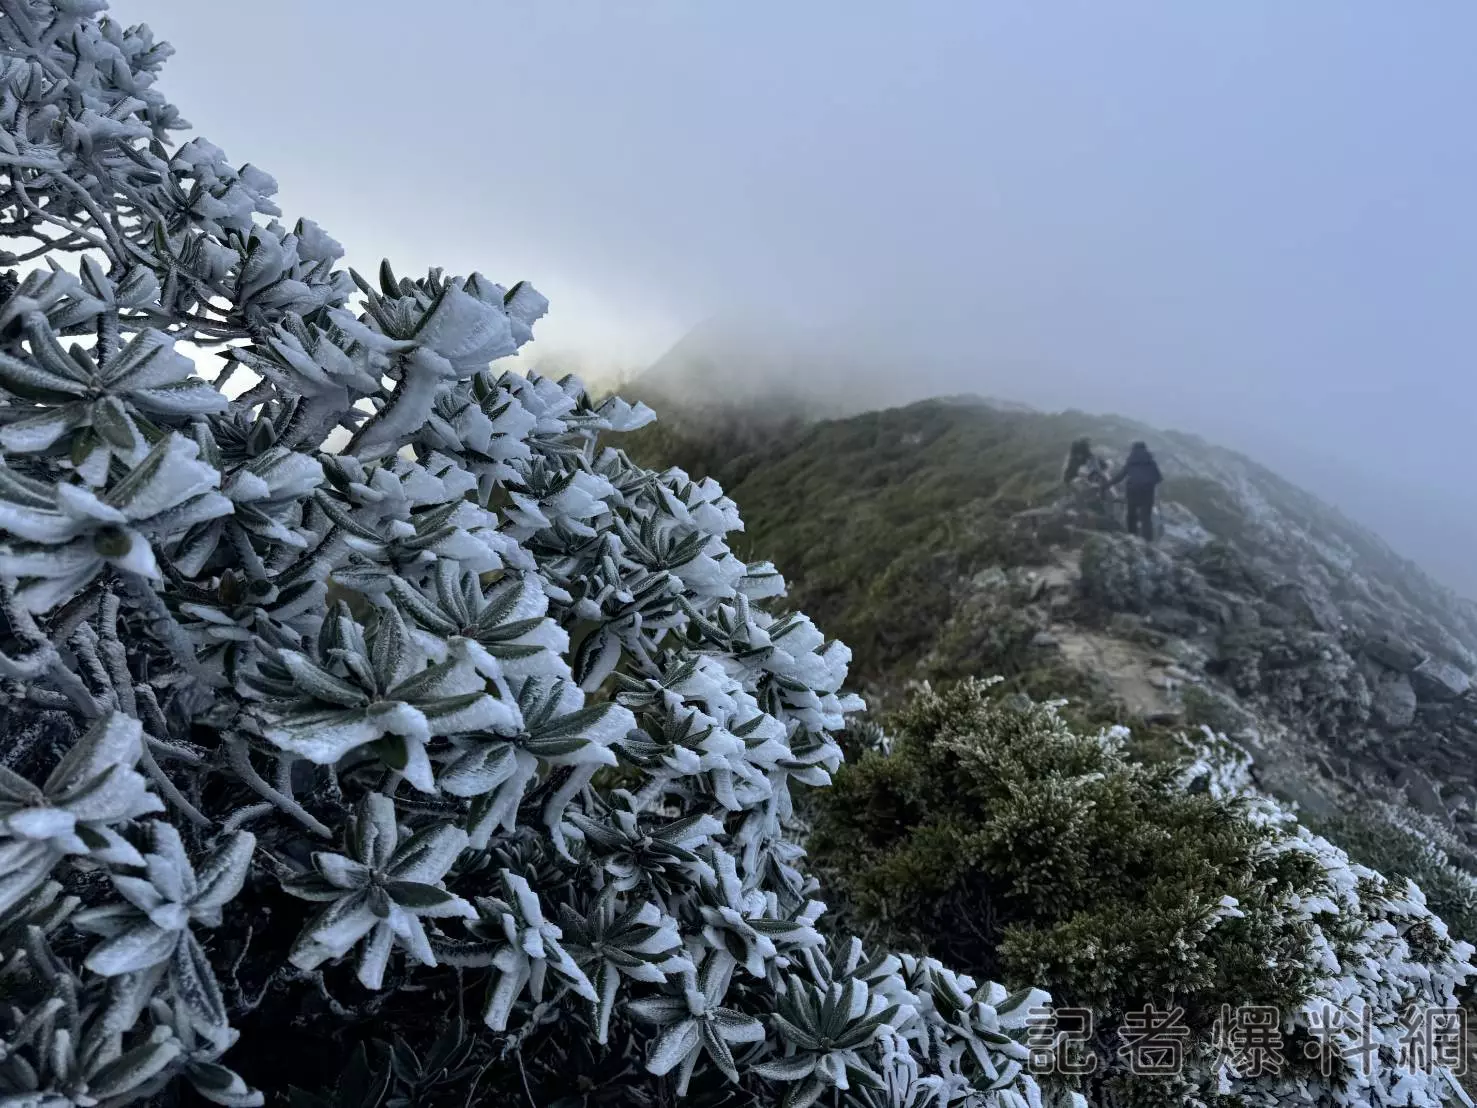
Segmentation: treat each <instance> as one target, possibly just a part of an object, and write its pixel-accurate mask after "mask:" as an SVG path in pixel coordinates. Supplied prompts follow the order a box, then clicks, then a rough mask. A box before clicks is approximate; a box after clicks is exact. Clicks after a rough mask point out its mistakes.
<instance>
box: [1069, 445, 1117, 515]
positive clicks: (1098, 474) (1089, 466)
mask: <svg viewBox="0 0 1477 1108" xmlns="http://www.w3.org/2000/svg"><path fill="white" fill-rule="evenodd" d="M1079 473H1080V474H1081V475H1082V479H1083V480H1084V481H1086V482H1087V484H1088V486H1089V487H1091V488H1094V489H1096V490H1097V492H1098V496H1099V497H1100V498H1101V499H1102V502H1103V504H1104V505H1106V504H1107V502H1108V500H1109V497H1110V493H1109V486H1108V467H1107V464H1106V463H1104V461H1103V460H1102V459H1101V458H1099V457H1098V456H1097V455H1096V454H1094V453H1093V451H1092V443H1091V441H1090V440H1088V439H1086V438H1080V439H1078V440H1076V441H1075V442H1074V443H1072V449H1071V452H1070V453H1069V454H1068V455H1067V468H1066V470H1065V472H1063V473H1062V483H1063V484H1065V485H1071V483H1072V482H1073V481H1074V480H1075V479H1076V478H1077V475H1078V474H1079Z"/></svg>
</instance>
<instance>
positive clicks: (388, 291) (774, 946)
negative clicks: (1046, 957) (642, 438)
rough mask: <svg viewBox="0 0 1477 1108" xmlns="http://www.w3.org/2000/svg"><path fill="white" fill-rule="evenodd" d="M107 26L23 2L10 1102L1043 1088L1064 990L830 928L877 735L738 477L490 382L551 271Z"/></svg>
mask: <svg viewBox="0 0 1477 1108" xmlns="http://www.w3.org/2000/svg"><path fill="white" fill-rule="evenodd" d="M103 8H104V4H103V3H102V2H101V0H7V2H6V3H4V4H0V54H3V56H0V119H3V127H0V167H3V186H0V188H3V203H4V216H5V222H4V223H3V224H0V234H3V236H4V238H5V241H6V243H7V245H8V246H9V247H10V249H11V252H10V253H9V254H7V255H6V256H5V257H4V258H3V259H0V264H7V265H11V266H13V267H15V268H14V271H13V273H12V274H11V278H10V280H9V283H8V286H7V287H6V289H5V290H4V291H5V293H6V295H5V297H4V299H3V303H0V452H3V457H0V612H3V620H0V679H3V687H0V696H3V700H0V715H3V718H4V721H5V738H4V742H3V746H0V750H3V758H0V763H3V764H0V1101H3V1102H4V1103H5V1104H11V1105H44V1106H46V1108H54V1106H59V1105H78V1106H91V1105H96V1104H104V1105H115V1104H125V1103H129V1102H132V1101H139V1100H143V1099H145V1098H150V1097H154V1096H160V1097H163V1098H166V1099H171V1098H178V1097H179V1096H180V1095H181V1092H180V1090H182V1089H185V1088H188V1087H193V1089H194V1090H196V1091H197V1092H198V1093H199V1094H200V1095H201V1096H203V1097H205V1098H207V1099H208V1100H211V1101H213V1102H215V1103H217V1104H222V1105H226V1106H232V1108H234V1106H245V1105H252V1104H259V1103H262V1101H263V1099H264V1097H263V1090H265V1091H267V1092H274V1093H276V1092H280V1091H282V1090H283V1088H284V1087H285V1086H286V1085H287V1084H288V1083H293V1084H299V1085H303V1086H304V1088H305V1091H301V1092H299V1093H297V1094H295V1102H297V1103H303V1104H322V1103H327V1104H343V1105H350V1104H352V1105H355V1106H356V1108H357V1106H358V1105H361V1104H377V1103H379V1102H380V1101H381V1100H382V1099H383V1098H384V1097H385V1096H386V1095H387V1090H388V1089H391V1088H393V1089H394V1090H396V1091H395V1092H394V1094H393V1095H394V1098H395V1099H394V1101H393V1102H394V1103H401V1104H410V1103H416V1104H425V1103H437V1102H438V1100H437V1098H438V1097H440V1096H443V1095H444V1096H446V1097H449V1099H450V1100H454V1101H455V1102H456V1103H457V1104H464V1103H476V1102H477V1099H476V1098H477V1096H478V1095H493V1094H495V1096H496V1098H497V1100H498V1102H499V1103H503V1102H512V1101H513V1100H519V1102H522V1100H523V1098H526V1100H527V1102H528V1103H537V1104H554V1103H557V1104H560V1105H568V1104H583V1103H620V1104H632V1105H640V1104H666V1103H670V1102H671V1100H672V1098H673V1097H674V1096H682V1095H686V1096H687V1098H688V1100H687V1103H693V1104H715V1105H716V1104H765V1105H768V1104H774V1103H781V1102H783V1103H785V1104H788V1105H794V1106H800V1105H806V1104H810V1103H813V1102H823V1103H826V1104H853V1105H869V1106H870V1105H879V1106H880V1105H896V1106H903V1105H907V1106H924V1105H945V1104H974V1105H999V1106H1002V1108H1008V1106H1022V1105H1036V1104H1039V1103H1040V1102H1041V1101H1040V1093H1039V1090H1038V1089H1037V1086H1036V1084H1035V1082H1034V1081H1033V1080H1032V1079H1031V1078H1030V1077H1029V1076H1027V1075H1025V1074H1024V1073H1023V1071H1022V1059H1023V1058H1025V1056H1026V1050H1025V1048H1024V1047H1023V1046H1022V1045H1021V1042H1020V1039H1021V1037H1022V1030H1021V1029H1022V1025H1023V1022H1024V1020H1025V1017H1026V1012H1027V1010H1028V1009H1029V1007H1030V1006H1031V1005H1032V1004H1035V1003H1039V1002H1040V1001H1041V1000H1042V999H1043V996H1044V994H1042V993H1041V992H1040V991H1039V990H1037V991H1027V992H1022V993H1020V994H1018V995H1014V996H1009V997H1008V996H1007V995H1006V993H1005V991H1004V990H1003V989H1002V988H1000V987H998V986H996V985H992V984H978V983H976V982H975V981H973V980H971V979H969V978H967V977H963V976H960V975H957V974H955V973H952V972H950V971H949V970H947V969H946V968H944V967H943V966H942V965H940V964H938V963H936V962H933V961H918V960H916V959H906V960H903V959H899V958H896V957H891V956H889V955H887V954H885V952H881V951H864V950H863V949H862V947H861V945H860V944H858V943H855V942H853V943H850V944H847V943H842V944H840V945H839V946H837V945H830V944H828V943H827V942H826V941H825V940H824V939H823V938H822V936H821V934H820V932H819V931H818V930H817V927H816V922H817V919H818V917H819V915H820V913H821V912H822V911H823V906H822V905H821V904H820V903H818V902H817V901H816V900H815V899H814V892H815V885H814V883H813V882H812V881H811V880H809V879H808V878H807V877H806V876H805V874H804V872H803V871H802V869H801V868H800V865H801V861H802V853H803V852H802V851H800V850H799V849H798V848H797V847H795V846H794V845H792V844H791V843H790V842H789V841H788V840H787V839H786V837H785V835H784V834H783V833H782V832H783V830H784V825H785V823H786V821H787V819H789V817H790V815H791V805H792V799H791V789H792V787H793V786H794V785H795V784H797V783H799V784H803V785H808V786H819V785H824V784H826V783H828V781H829V777H830V774H831V773H833V772H834V771H835V769H836V768H837V765H838V763H839V761H840V751H839V748H838V746H837V744H836V742H835V739H834V734H835V733H836V732H837V731H839V730H840V729H841V728H842V727H843V725H844V721H845V717H846V715H847V713H849V712H852V711H854V710H855V709H857V708H859V707H860V704H859V702H858V701H856V700H855V699H854V698H852V697H849V696H847V695H844V694H843V693H842V691H841V687H842V683H843V679H844V678H845V675H846V669H847V662H848V652H847V650H846V648H845V647H844V646H842V645H841V644H839V643H836V642H829V641H827V640H826V639H825V637H824V636H823V635H822V634H821V633H820V632H819V631H818V630H817V629H816V628H815V627H814V626H813V625H812V624H811V623H810V622H809V621H808V620H807V619H806V618H805V617H804V616H802V615H794V614H792V615H786V616H783V617H781V616H778V615H775V614H772V613H771V612H770V611H769V610H767V609H766V607H765V605H764V602H765V601H766V599H767V598H772V597H775V596H778V595H780V594H781V593H782V591H783V585H782V582H781V581H780V579H779V577H778V576H777V574H776V573H775V572H774V570H773V568H772V567H771V566H770V565H768V564H764V563H761V564H752V565H746V564H744V563H742V562H741V561H739V560H738V559H737V558H735V557H734V555H733V554H732V553H731V552H730V551H729V549H728V547H727V545H726V544H725V541H724V540H725V535H727V534H728V533H729V532H732V531H734V530H736V529H738V528H739V527H740V526H741V524H740V520H739V517H738V514H737V512H736V510H735V508H734V505H733V504H732V503H731V502H730V501H729V500H727V499H726V498H725V497H724V496H723V495H722V492H721V490H720V489H719V488H718V486H717V485H715V484H714V483H712V482H710V481H701V482H694V481H691V480H689V479H688V478H687V477H686V476H685V475H684V474H683V473H681V472H680V471H677V470H669V471H666V472H660V473H659V472H652V471H649V470H645V469H642V468H640V467H638V466H635V465H633V464H632V463H631V462H630V461H629V460H628V459H627V458H626V456H625V455H624V454H623V453H621V452H620V451H619V450H616V449H612V448H610V447H608V446H604V445H602V444H601V443H600V442H599V435H600V434H601V433H602V432H608V431H621V430H626V429H632V428H635V427H638V426H640V425H641V424H642V423H643V422H645V421H647V420H648V419H649V418H650V415H651V413H650V412H649V411H648V410H646V409H644V408H642V407H640V406H639V405H638V406H637V407H635V408H633V407H631V406H629V405H627V404H625V403H623V402H621V401H620V400H618V399H611V400H608V401H606V402H604V403H601V404H599V405H596V404H594V403H593V402H592V401H591V400H590V399H589V397H588V396H587V395H586V394H585V393H584V392H583V391H582V389H581V387H580V386H579V384H578V382H576V381H574V380H572V379H567V380H564V381H560V382H554V381H551V380H547V379H542V378H539V377H537V376H533V375H530V376H527V377H524V376H520V375H517V374H513V373H499V372H497V371H495V370H493V369H491V368H489V367H490V366H491V365H492V364H493V363H495V362H496V360H497V359H499V358H502V357H505V356H507V355H510V354H513V353H514V352H515V351H516V350H518V349H519V347H521V346H522V345H523V344H524V343H526V342H527V341H528V340H529V338H530V337H531V327H532V325H533V323H534V322H535V321H536V320H537V319H538V318H539V317H540V316H541V315H542V314H543V312H544V310H545V302H544V300H543V298H542V297H541V296H540V295H539V294H538V293H537V292H535V291H534V290H533V289H532V288H531V287H529V286H528V285H526V284H517V285H514V286H512V287H509V288H504V287H502V286H500V285H496V284H494V283H492V282H491V281H488V280H487V279H486V278H484V277H482V276H480V275H476V274H474V275H472V276H470V277H466V278H461V277H448V276H445V275H443V274H442V273H440V272H439V271H433V272H432V273H431V274H430V275H429V276H427V277H426V278H424V279H421V280H416V281H411V280H402V279H398V278H396V277H395V275H394V274H393V273H392V272H391V271H390V269H389V267H388V265H386V266H385V267H384V268H382V270H381V273H380V280H379V284H378V287H374V286H372V285H371V284H370V283H369V282H367V281H365V280H363V279H361V278H359V277H358V276H357V275H356V274H350V273H348V272H346V271H344V270H342V269H340V268H338V262H339V259H340V256H341V254H342V251H341V249H340V247H339V246H338V244H337V243H335V242H334V241H333V239H331V238H330V237H329V236H328V235H327V234H326V233H325V232H324V231H323V230H322V229H320V228H319V227H318V226H317V225H315V224H313V223H311V222H309V221H307V220H301V221H299V222H297V223H296V224H292V225H287V224H284V223H282V222H280V221H279V220H278V219H277V218H276V217H277V216H278V214H279V213H278V210H277V208H276V206H275V205H274V203H273V201H272V195H273V192H274V188H275V186H274V183H273V181H272V179H271V178H270V177H269V176H267V175H266V174H265V173H263V172H262V171H261V170H259V169H256V168H255V167H252V166H249V165H248V166H240V167H236V166H233V165H231V164H230V163H229V162H227V161H226V159H225V156H224V155H223V154H222V152H221V151H220V150H218V149H217V148H215V147H214V146H212V145H210V144H209V143H208V142H205V141H204V140H202V139H193V140H191V141H189V142H186V143H184V144H183V145H173V144H171V142H170V140H169V135H170V133H171V132H172V131H175V130H178V129H180V128H181V127H183V126H185V124H184V123H183V121H182V120H181V119H180V117H179V115H178V114H177V113H176V111H175V109H174V108H173V107H171V106H170V105H169V104H168V103H167V102H166V101H165V100H164V99H163V98H162V97H161V95H160V94H159V93H158V91H156V89H155V88H154V79H155V75H156V73H157V71H158V70H159V67H160V65H161V63H162V62H163V61H164V60H165V58H166V57H167V55H168V53H169V51H168V49H167V47H165V46H164V45H163V44H160V43H156V42H155V41H154V39H153V37H152V35H151V34H150V33H149V31H148V30H147V29H146V28H142V27H132V28H130V27H125V26H124V25H122V24H120V23H118V22H116V21H114V20H112V19H111V18H109V17H107V16H106V15H105V14H103ZM230 79H232V80H237V81H241V80H246V81H248V82H249V79H250V77H249V67H248V69H247V70H243V71H242V72H241V73H238V74H236V75H234V76H233V77H231V78H230ZM356 285H357V288H358V293H359V297H360V299H359V300H358V302H357V306H356V307H351V306H350V300H351V297H352V296H353V295H354V293H355V288H356ZM185 343H187V344H190V345H189V348H188V349H190V350H193V351H204V352H205V354H204V355H202V356H203V357H204V358H205V359H206V360H207V361H208V360H209V359H210V357H211V352H214V353H215V354H216V355H219V358H220V360H221V362H222V367H221V369H220V371H219V372H218V373H214V372H212V373H211V374H209V375H206V374H205V373H204V371H203V363H202V362H201V361H198V360H196V359H197V355H196V354H194V353H187V352H186V351H187V348H186V347H184V346H182V345H181V344H185ZM236 374H244V375H246V376H247V378H248V379H247V380H246V383H245V385H244V387H242V388H239V389H237V390H236V391H235V392H234V395H233V394H231V393H229V392H227V391H223V390H225V389H227V388H228V386H229V381H228V379H229V378H231V377H232V376H233V375H236ZM252 379H254V380H252ZM379 1039H384V1040H386V1045H387V1047H388V1054H386V1053H383V1052H381V1050H380V1049H379V1047H378V1046H377V1045H376V1041H377V1040H379ZM238 1040H239V1041H238ZM384 1063H388V1064H389V1068H388V1069H387V1068H385V1064H384ZM346 1068H347V1070H348V1072H349V1073H350V1075H351V1077H352V1079H345V1080H343V1081H340V1076H341V1074H343V1073H344V1072H345V1070H346ZM315 1089H316V1090H318V1091H317V1092H315V1091H314V1090H315ZM479 1089H481V1090H484V1094H479V1093H478V1090H479Z"/></svg>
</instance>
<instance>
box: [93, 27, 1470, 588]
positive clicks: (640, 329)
mask: <svg viewBox="0 0 1477 1108" xmlns="http://www.w3.org/2000/svg"><path fill="white" fill-rule="evenodd" d="M114 10H115V12H116V13H117V14H118V15H119V16H120V17H122V18H124V19H126V20H129V21H135V20H143V21H146V22H148V23H150V24H151V25H152V26H153V27H154V29H155V30H156V32H157V33H158V34H159V35H160V36H161V37H162V38H165V39H167V40H169V41H171V42H173V43H174V44H175V45H176V46H177V48H178V49H179V55H178V56H177V57H176V58H175V59H173V60H172V61H171V62H170V63H169V65H168V67H167V68H166V71H165V78H164V82H163V87H164V89H165V91H166V92H167V93H169V95H170V96H171V97H172V98H173V99H174V100H175V102H176V103H178V104H179V106H180V107H181V109H182V110H183V112H184V114H185V116H186V117H187V118H188V119H190V120H191V121H192V122H193V123H195V124H196V125H197V127H198V128H199V130H200V132H201V133H203V134H204V135H206V136H207V137H209V138H210V139H211V140H212V141H214V142H216V143H217V144H218V145H220V146H222V147H224V148H225V149H226V151H227V152H228V153H229V154H230V156H231V157H232V158H233V159H239V160H250V161H253V162H256V163H257V164H260V165H261V166H262V167H263V168H265V169H267V170H269V171H270V172H272V173H273V174H275V175H276V176H277V178H278V179H279V181H280V182H281V184H282V196H283V200H284V204H285V206H286V207H287V208H288V210H289V212H290V213H291V214H308V215H311V216H312V217H314V218H316V219H317V220H319V221H320V222H321V223H322V224H323V225H324V226H325V227H326V228H327V229H328V230H329V231H330V232H332V233H333V234H335V235H336V236H337V237H339V238H340V239H341V240H342V241H343V242H344V243H345V245H346V246H348V248H349V250H350V254H351V259H352V260H353V261H354V262H355V264H357V265H360V266H365V267H372V266H374V265H375V264H376V263H377V262H378V259H379V257H380V256H381V255H385V254H387V255H389V256H390V257H391V258H393V259H395V261H396V262H397V264H398V265H399V267H400V268H401V269H402V270H405V271H411V270H419V269H423V268H424V267H426V266H428V265H432V264H436V265H442V266H445V267H446V268H447V269H449V270H452V271H459V272H465V271H467V270H470V269H473V268H476V269H480V270H482V271H483V272H485V273H487V274H488V275H489V276H492V277H494V278H495V279H498V280H504V281H511V280H516V279H518V278H523V277H527V278H529V279H531V280H533V281H534V283H535V284H537V285H538V286H539V287H541V288H542V289H543V290H544V291H545V292H546V294H548V295H549V296H550V297H551V299H552V300H553V301H554V311H553V314H552V315H551V317H550V319H549V320H548V321H547V325H546V327H544V328H543V330H542V332H541V333H542V336H543V337H542V343H541V345H542V346H543V347H544V349H553V350H560V351H562V350H566V349H572V350H575V351H577V352H579V353H581V354H582V355H584V356H586V357H589V358H591V359H593V360H595V361H596V363H597V364H598V363H599V362H601V361H604V360H609V361H614V362H616V363H621V364H638V363H642V362H645V361H649V360H651V359H652V358H653V357H654V356H655V355H657V354H659V353H660V352H661V350H662V349H663V348H664V347H665V346H667V345H668V344H670V342H672V341H674V340H675V339H676V338H677V337H678V336H679V335H680V334H681V333H682V332H683V331H684V330H685V328H686V327H687V326H688V325H690V324H691V323H693V322H695V321H696V320H698V319H700V318H702V317H704V316H708V315H713V314H718V315H730V316H732V315H738V316H744V317H746V318H750V319H760V320H762V319H767V318H771V317H774V318H786V319H803V320H805V321H806V322H807V323H808V324H809V325H810V326H812V328H815V329H820V330H823V331H826V332H828V333H830V334H831V335H832V336H833V337H834V339H835V341H836V342H837V343H838V345H843V346H844V345H847V344H849V345H851V346H854V347H856V348H858V349H864V350H866V351H868V352H869V353H870V354H872V355H874V356H876V355H879V354H880V355H881V356H882V357H884V358H885V359H887V360H893V359H895V360H896V361H897V363H898V365H899V367H900V368H904V369H906V370H907V371H909V372H911V373H913V374H914V375H915V376H916V378H917V380H918V381H919V388H920V390H923V391H962V390H966V389H969V390H975V391H983V392H991V393H995V394H999V395H1006V396H1013V397H1016V398H1019V399H1025V400H1028V401H1036V402H1040V403H1046V404H1067V405H1072V406H1077V407H1086V408H1095V409H1116V410H1118V411H1121V412H1123V413H1124V414H1128V415H1133V416H1137V417H1140V418H1144V419H1146V420H1148V421H1150V422H1157V423H1161V424H1167V425H1174V426H1178V427H1182V428H1185V429H1187V430H1195V431H1200V432H1202V433H1206V434H1208V435H1210V436H1212V437H1215V438H1218V439H1220V440H1222V441H1225V442H1227V443H1228V444H1229V445H1239V446H1245V447H1250V448H1252V449H1253V450H1254V451H1255V452H1257V453H1258V454H1259V455H1260V456H1261V457H1263V458H1264V459H1265V460H1267V461H1269V462H1271V463H1272V464H1273V465H1275V466H1279V467H1281V468H1283V469H1284V470H1285V471H1286V472H1287V473H1288V475H1289V476H1291V477H1293V478H1295V479H1301V480H1303V481H1305V482H1307V483H1308V484H1309V485H1310V486H1312V487H1313V488H1314V490H1315V491H1319V492H1322V493H1324V494H1325V495H1329V496H1332V497H1334V498H1336V499H1338V500H1339V501H1341V503H1342V504H1343V505H1344V506H1346V507H1347V508H1349V509H1350V510H1351V511H1353V512H1354V513H1355V514H1357V515H1359V516H1361V517H1362V518H1364V519H1366V520H1368V521H1370V522H1372V523H1374V524H1375V525H1376V526H1378V527H1380V528H1381V529H1382V530H1383V531H1385V533H1386V535H1387V537H1388V538H1390V539H1391V540H1392V541H1394V542H1395V543H1396V545H1397V546H1400V547H1402V548H1403V549H1405V550H1407V551H1412V550H1413V551H1414V552H1416V553H1418V554H1419V555H1421V556H1422V558H1423V559H1424V560H1425V561H1426V562H1427V563H1428V564H1429V565H1430V566H1431V568H1433V569H1434V570H1436V571H1437V572H1438V573H1440V574H1441V575H1443V576H1445V577H1447V578H1448V579H1451V580H1458V581H1460V582H1461V583H1462V584H1463V585H1464V587H1465V588H1466V590H1467V591H1468V592H1471V593H1477V568H1469V566H1468V563H1469V562H1472V563H1473V566H1474V567H1477V559H1472V558H1469V556H1468V552H1467V551H1468V549H1469V548H1470V547H1471V546H1473V545H1477V526H1474V525H1473V522H1472V521H1474V520H1477V493H1474V491H1473V486H1472V482H1473V477H1472V472H1473V467H1472V466H1471V465H1470V463H1469V462H1468V458H1467V453H1468V452H1467V443H1468V441H1469V438H1470V436H1471V433H1472V428H1473V426H1474V417H1477V379H1474V376H1473V374H1472V373H1471V372H1470V371H1469V365H1470V361H1471V356H1472V349H1473V341H1472V339H1473V331H1474V327H1477V313H1474V312H1473V311H1472V310H1471V306H1470V301H1471V298H1472V296H1473V294H1474V291H1477V215H1474V209H1473V198H1474V194H1477V128H1474V127H1473V125H1472V119H1471V114H1472V106H1473V105H1474V104H1477V67H1474V66H1473V65H1472V61H1471V59H1472V57H1473V56H1474V49H1477V6H1474V5H1472V4H1470V3H1466V2H1457V0H1432V2H1430V3H1421V4H1401V3H1383V4H1374V3H1362V2H1357V0H1299V2H1298V3H1283V2H1276V3H1274V2H1272V0H1263V2H1257V0H1213V2H1208V3H1186V2H1183V0H1159V2H1154V3H1149V2H1135V0H1112V2H1110V3H1102V2H1091V3H1089V2H1082V3H1066V2H1060V3H1058V2H1048V0H1030V2H1027V0H1019V2H1004V0H999V2H996V0H973V2H963V0H961V2H958V3H930V2H926V0H920V2H917V3H909V4H899V3H885V4H884V3H842V2H822V0H789V2H779V0H745V2H744V3H742V4H737V3H731V2H723V0H686V2H680V3H679V2H677V0H670V2H666V3H657V2H646V0H610V2H598V3H597V2H593V0H590V2H585V3H573V2H569V3H565V2H560V0H539V2H534V0H519V2H516V3H514V2H498V0H480V2H476V0H421V2H420V3H418V4H405V3H393V4H392V3H388V2H384V0H358V2H355V3H348V2H339V0H296V2H289V0H251V2H250V3H246V2H245V0H241V2H236V0H209V2H208V3H202V2H200V0H114ZM1423 498H1426V499H1428V500H1431V502H1432V503H1429V504H1428V503H1426V500H1423Z"/></svg>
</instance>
